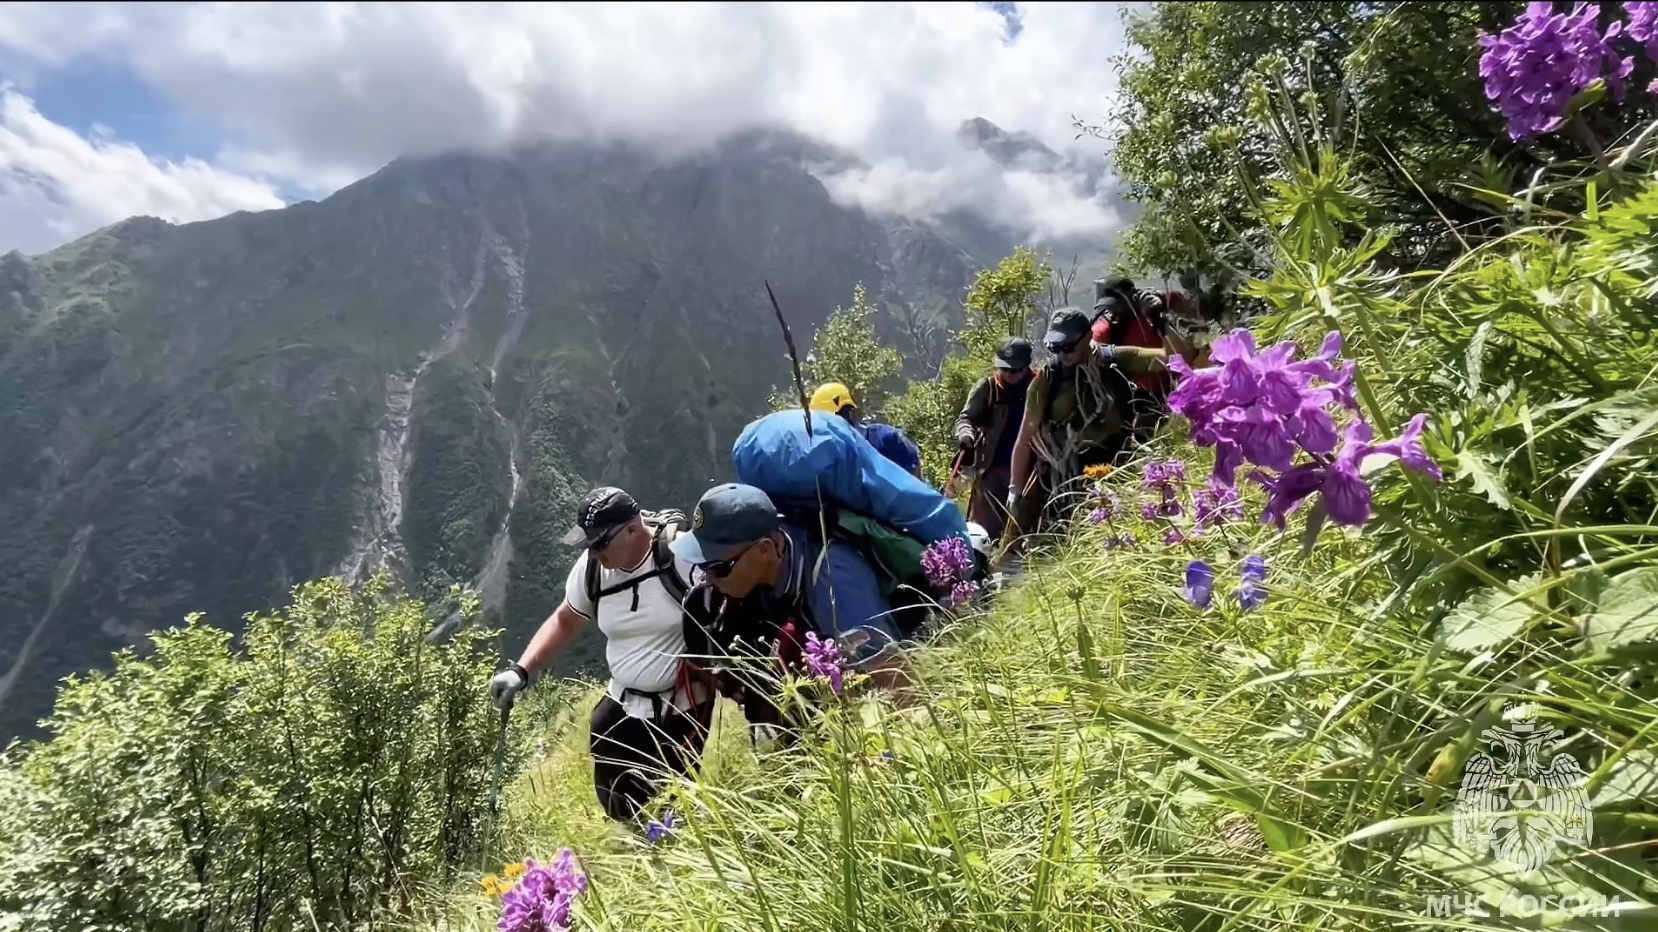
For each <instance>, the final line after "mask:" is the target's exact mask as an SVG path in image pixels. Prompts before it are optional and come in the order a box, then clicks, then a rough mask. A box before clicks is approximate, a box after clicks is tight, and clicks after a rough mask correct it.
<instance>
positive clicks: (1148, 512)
mask: <svg viewBox="0 0 1658 932" xmlns="http://www.w3.org/2000/svg"><path fill="white" fill-rule="evenodd" d="M1140 519H1141V520H1142V521H1156V520H1157V503H1156V502H1141V503H1140Z"/></svg>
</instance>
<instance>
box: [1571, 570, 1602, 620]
mask: <svg viewBox="0 0 1658 932" xmlns="http://www.w3.org/2000/svg"><path fill="white" fill-rule="evenodd" d="M1611 584H1612V577H1610V576H1608V575H1606V571H1605V570H1603V569H1601V568H1600V567H1598V566H1590V567H1585V568H1584V569H1580V570H1574V571H1572V572H1571V573H1570V574H1569V575H1568V576H1567V577H1566V583H1565V590H1566V600H1567V605H1568V606H1569V607H1570V609H1571V611H1572V614H1574V615H1584V614H1588V613H1590V612H1593V611H1594V610H1595V609H1597V608H1600V602H1601V599H1603V598H1605V595H1606V587H1607V586H1610V585H1611Z"/></svg>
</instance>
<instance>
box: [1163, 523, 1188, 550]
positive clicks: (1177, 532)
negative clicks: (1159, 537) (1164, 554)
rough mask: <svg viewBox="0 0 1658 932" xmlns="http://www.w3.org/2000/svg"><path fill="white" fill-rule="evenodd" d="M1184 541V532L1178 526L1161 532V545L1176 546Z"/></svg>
mask: <svg viewBox="0 0 1658 932" xmlns="http://www.w3.org/2000/svg"><path fill="white" fill-rule="evenodd" d="M1185 542H1186V532H1185V531H1182V530H1181V529H1180V528H1177V527H1171V528H1169V529H1168V530H1167V531H1164V532H1163V546H1165V547H1177V546H1179V545H1181V544H1184V543H1185Z"/></svg>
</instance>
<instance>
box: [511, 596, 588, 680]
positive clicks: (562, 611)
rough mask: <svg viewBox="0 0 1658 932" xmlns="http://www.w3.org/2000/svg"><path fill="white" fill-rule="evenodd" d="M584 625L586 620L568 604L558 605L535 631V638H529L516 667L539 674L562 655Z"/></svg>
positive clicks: (561, 603)
mask: <svg viewBox="0 0 1658 932" xmlns="http://www.w3.org/2000/svg"><path fill="white" fill-rule="evenodd" d="M586 625H587V619H586V618H583V617H582V615H581V613H580V612H578V611H576V610H575V609H573V608H571V607H570V603H569V602H560V603H558V608H556V609H553V613H552V614H551V615H548V616H547V620H546V621H543V622H542V623H541V627H540V628H539V629H537V630H536V632H535V636H534V637H532V638H530V644H529V646H528V647H526V648H524V656H522V657H520V658H518V665H519V666H521V667H523V668H524V669H525V670H528V671H529V672H530V673H532V674H534V673H537V672H539V671H540V670H541V669H542V668H544V667H545V666H547V664H549V663H551V662H552V660H553V658H554V657H557V656H558V655H559V654H561V653H563V652H564V649H565V648H567V647H569V646H570V642H571V641H574V640H575V639H576V635H578V634H580V633H581V629H582V628H583V627H585V626H586Z"/></svg>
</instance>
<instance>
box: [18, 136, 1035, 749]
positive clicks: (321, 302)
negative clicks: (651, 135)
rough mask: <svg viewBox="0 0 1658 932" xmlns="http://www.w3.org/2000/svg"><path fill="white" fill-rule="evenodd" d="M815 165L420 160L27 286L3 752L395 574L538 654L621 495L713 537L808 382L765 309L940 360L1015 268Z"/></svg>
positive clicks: (767, 149) (755, 156)
mask: <svg viewBox="0 0 1658 932" xmlns="http://www.w3.org/2000/svg"><path fill="white" fill-rule="evenodd" d="M811 149H812V146H811V144H810V143H806V142H804V141H802V140H798V139H795V138H792V137H786V136H779V135H776V134H756V135H751V136H748V137H744V138H740V139H736V140H732V141H730V142H728V143H727V144H725V145H723V146H722V147H720V148H719V149H717V150H715V151H712V152H710V153H708V154H705V155H702V156H698V157H695V158H689V159H683V160H679V161H674V162H670V163H662V162H658V161H655V160H652V159H650V158H648V157H646V156H644V155H642V154H640V153H637V152H632V151H629V150H625V149H620V148H598V147H592V148H584V147H573V148H560V149H556V150H540V151H534V152H525V153H520V154H518V155H515V156H512V157H510V158H483V157H474V156H450V157H442V158H435V159H426V160H418V161H416V160H410V161H399V162H395V163H393V164H392V165H390V166H388V167H386V168H385V169H384V170H382V171H380V172H379V173H377V174H375V175H373V176H371V177H369V178H366V179H364V180H363V181H360V182H358V183H357V184H354V185H352V186H350V187H348V188H345V189H344V190H341V191H340V192H338V193H337V194H335V195H334V196H332V197H330V198H328V199H327V200H326V201H323V202H321V203H311V202H307V203H302V204H297V205H294V206H292V207H289V208H287V209H284V210H280V211H271V212H267V213H260V214H237V215H233V216H229V217H224V218H222V219H219V220H214V221H209V222H205V223H194V224H187V225H184V226H173V225H170V224H168V223H165V222H162V221H159V220H154V219H150V218H142V217H140V218H134V219H131V220H128V221H125V222H123V223H120V224H117V225H115V226H113V227H110V228H108V229H106V230H103V231H100V232H98V233H96V234H93V235H92V236H89V237H87V238H85V239H82V240H80V241H78V242H75V243H72V244H70V245H68V246H65V247H63V248H61V249H58V250H56V251H54V252H51V253H48V254H46V255H43V256H39V257H35V258H25V257H23V256H21V255H18V254H15V253H14V254H11V255H7V256H4V257H0V528H4V529H5V532H4V534H0V740H3V739H4V737H6V736H8V735H11V734H17V733H28V732H30V731H31V730H32V727H33V726H32V723H33V721H34V720H35V719H37V718H38V717H40V716H41V715H43V714H44V713H45V712H47V711H48V709H49V708H50V705H51V697H52V693H53V689H54V687H55V683H56V681H57V680H58V679H59V678H61V677H63V676H65V675H68V674H70V673H75V672H80V671H84V670H89V669H95V668H98V667H104V666H107V665H108V664H109V662H110V657H109V655H110V652H111V651H113V650H117V649H120V648H122V647H125V646H129V645H142V644H144V643H147V642H146V641H145V639H144V634H145V633H146V632H148V631H150V630H153V629H155V628H158V627H164V626H168V625H171V624H175V623H178V622H179V621H180V620H181V619H182V618H183V617H184V615H185V614H186V613H188V612H192V611H203V612H205V613H207V615H208V617H209V618H210V619H211V620H213V621H214V622H216V623H218V624H221V625H225V626H228V627H233V628H235V627H239V625H240V619H241V616H242V615H243V614H244V613H247V612H250V611H255V610H258V609H261V608H265V607H268V606H272V605H274V604H278V603H280V602H281V601H282V600H283V599H284V598H285V596H286V592H287V589H288V588H289V587H290V586H292V585H294V584H297V583H299V582H300V581H303V580H305V579H308V578H313V577H317V576H321V575H325V574H329V573H336V572H342V573H346V574H349V575H351V576H353V577H356V578H362V577H363V576H365V575H366V574H369V573H371V572H372V571H373V570H374V568H375V567H377V566H378V565H380V564H381V563H382V561H385V562H386V563H387V564H388V565H389V566H390V567H391V568H392V569H393V571H394V572H397V573H399V574H401V576H402V578H403V579H404V581H405V582H406V583H407V584H408V585H409V586H410V587H411V588H412V589H414V590H415V591H416V592H418V593H420V594H423V595H426V596H428V597H433V596H437V595H439V594H441V593H442V592H444V591H445V590H446V589H447V587H448V586H449V585H450V584H452V583H467V584H473V585H478V586H479V587H480V588H481V589H482V591H483V593H484V597H485V603H486V608H487V611H488V612H489V613H490V614H491V615H492V616H493V617H494V620H495V621H497V622H498V623H502V624H505V625H506V626H507V627H508V629H509V632H510V634H509V649H517V647H518V646H519V645H521V644H522V642H523V641H524V639H525V638H527V637H528V634H529V632H530V631H531V630H533V628H534V626H535V625H536V623H538V622H539V621H540V619H541V618H543V617H544V616H545V615H546V614H547V613H548V612H549V611H550V610H551V609H552V608H553V607H554V605H556V603H557V601H558V599H559V597H560V595H561V593H562V588H563V582H564V574H565V572H566V569H567V567H568V565H569V562H570V559H571V558H572V556H573V554H572V553H570V552H569V551H568V550H566V549H564V548H562V547H560V546H559V545H558V543H557V539H558V538H559V537H560V536H561V535H562V533H563V532H564V530H565V528H566V525H567V522H568V520H569V518H568V516H569V514H570V511H571V509H572V506H573V503H574V502H575V500H576V499H577V498H578V497H579V496H580V494H581V493H582V492H583V491H585V489H586V488H587V487H589V486H590V485H592V484H595V483H600V482H603V483H610V484H616V485H621V486H624V487H626V488H628V489H630V490H632V491H633V492H634V493H635V494H636V495H637V496H638V497H639V498H640V500H641V501H642V502H644V503H645V504H646V506H647V507H661V506H670V505H671V506H677V507H682V508H684V507H688V506H689V505H690V504H691V503H692V502H694V501H695V499H696V497H697V496H698V495H699V494H700V493H701V492H702V490H703V489H705V488H706V487H707V486H708V485H709V484H711V483H713V482H715V481H718V480H720V479H722V478H725V477H726V475H727V473H728V471H729V469H730V466H729V462H730V444H731V441H732V440H733V439H734V438H735V436H736V434H737V432H738V431H739V430H740V429H741V428H742V426H743V425H744V424H745V423H746V422H747V421H748V420H750V419H751V418H753V417H754V416H756V415H757V414H758V413H760V412H762V411H763V410H764V407H765V399H766V395H767V391H768V390H769V388H770V387H771V386H772V385H774V384H782V383H783V382H784V380H785V379H786V378H787V372H788V368H787V362H786V359H785V357H784V355H783V350H782V341H781V339H780V336H779V334H778V332H777V329H776V324H775V323H774V321H773V318H772V316H771V310H770V307H769V304H768V303H767V300H766V294H765V288H764V286H763V285H762V282H763V281H764V280H769V281H770V282H771V284H772V287H773V288H774V289H775V290H776V292H777V297H778V300H779V301H780V302H781V304H782V307H783V309H784V311H785V312H786V313H787V314H788V315H789V317H790V323H791V325H792V327H793V328H794V330H795V333H796V336H797V338H798V339H799V340H801V341H802V342H805V341H807V340H809V338H810V335H811V333H812V329H813V327H814V326H816V325H817V324H820V323H821V322H822V321H823V319H824V318H825V317H826V316H827V315H828V313H829V312H830V311H831V310H832V309H833V308H834V307H835V306H836V305H838V304H847V303H850V299H851V294H852V289H853V286H854V285H855V284H856V283H859V282H862V283H863V284H864V286H865V288H866V289H867V290H868V292H869V295H870V297H871V300H872V303H877V304H878V306H880V307H882V308H883V309H884V310H885V311H886V314H885V316H884V318H883V320H882V326H883V327H884V328H886V330H887V335H888V337H889V338H890V339H892V340H893V342H894V343H895V344H896V345H898V346H900V347H901V348H903V349H904V351H905V353H906V356H907V357H909V358H910V359H911V360H912V361H914V362H915V364H916V365H917V366H918V367H919V366H922V365H925V364H926V363H927V362H930V361H933V360H935V359H936V358H937V355H938V353H939V352H940V350H941V349H942V341H943V336H942V334H943V330H944V328H945V327H946V326H948V325H949V324H950V323H951V320H950V317H951V315H952V314H954V313H956V311H955V310H954V308H956V307H957V306H958V305H959V301H960V297H961V295H962V293H963V290H964V289H965V287H966V286H967V285H968V284H969V283H970V281H971V279H972V276H973V273H974V272H975V271H976V270H977V269H978V268H979V267H981V266H982V265H984V264H987V263H991V262H994V261H996V260H997V259H998V258H1000V256H1001V255H1004V254H1006V253H1007V252H1009V251H1011V247H1012V245H1013V243H1012V242H1011V240H1010V239H1007V238H1005V237H1003V236H1001V235H1000V234H996V233H994V232H993V231H990V230H989V228H988V227H986V226H985V225H984V224H982V223H968V222H966V221H965V220H964V222H963V224H962V225H960V226H952V225H951V224H949V223H942V224H922V223H915V222H897V221H887V220H882V219H878V218H875V217H871V216H869V215H867V214H865V213H864V212H862V211H859V210H855V209H848V208H845V207H842V206H838V205H837V204H836V203H835V202H833V201H832V200H831V199H830V197H829V194H828V192H827V191H826V190H825V188H824V186H823V185H822V184H821V183H820V182H819V181H818V180H817V179H816V178H814V177H813V175H812V174H811V172H810V171H808V169H807V167H805V162H806V161H816V162H818V163H821V162H823V161H824V160H825V158H826V157H827V156H826V154H825V153H823V152H821V151H818V152H814V151H810V150H811ZM803 351H804V347H803ZM440 614H441V613H440ZM437 620H441V618H439V619H437ZM595 646H596V645H594V644H588V645H586V647H585V649H578V650H577V651H576V652H574V654H573V656H572V663H580V662H582V661H583V660H586V659H589V658H591V657H592V656H593V655H594V651H593V648H594V647H595ZM140 649H142V647H140Z"/></svg>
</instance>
